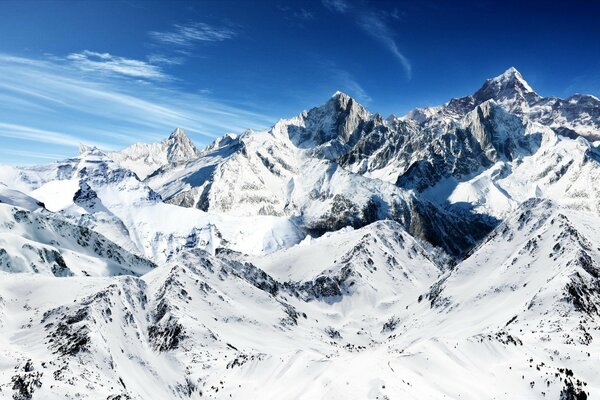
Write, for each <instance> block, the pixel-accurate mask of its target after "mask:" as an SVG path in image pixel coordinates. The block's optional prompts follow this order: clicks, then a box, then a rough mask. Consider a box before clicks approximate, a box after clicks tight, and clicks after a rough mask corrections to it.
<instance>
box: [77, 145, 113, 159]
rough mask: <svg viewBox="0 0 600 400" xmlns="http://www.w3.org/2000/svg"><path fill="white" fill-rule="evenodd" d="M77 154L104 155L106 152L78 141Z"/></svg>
mask: <svg viewBox="0 0 600 400" xmlns="http://www.w3.org/2000/svg"><path fill="white" fill-rule="evenodd" d="M79 155H81V156H84V155H95V156H104V155H106V153H104V152H103V151H102V150H100V149H99V148H97V147H96V146H88V145H87V144H83V143H79Z"/></svg>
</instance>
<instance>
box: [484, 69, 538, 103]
mask: <svg viewBox="0 0 600 400" xmlns="http://www.w3.org/2000/svg"><path fill="white" fill-rule="evenodd" d="M473 97H474V99H475V100H476V103H478V104H480V103H483V102H485V101H487V100H490V99H493V100H495V101H496V102H498V103H501V104H505V103H510V104H512V106H509V109H510V110H511V111H519V110H520V109H522V107H523V104H526V105H531V104H533V103H534V102H536V101H538V100H539V99H541V97H540V96H539V95H538V94H537V93H536V92H535V91H534V90H533V88H532V87H531V86H529V84H528V83H527V81H526V80H525V79H523V76H522V75H521V73H520V72H519V71H517V69H516V68H515V67H510V68H509V69H507V70H506V71H504V72H503V73H502V74H500V75H498V76H496V77H494V78H490V79H487V80H486V81H485V82H484V84H483V86H482V87H481V88H480V89H479V90H478V91H477V92H476V93H475V94H474V95H473Z"/></svg>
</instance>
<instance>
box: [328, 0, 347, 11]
mask: <svg viewBox="0 0 600 400" xmlns="http://www.w3.org/2000/svg"><path fill="white" fill-rule="evenodd" d="M323 5H324V6H325V7H327V8H328V9H329V10H331V11H333V12H338V13H342V14H345V13H346V12H347V11H349V10H350V3H348V2H347V1H345V0H323Z"/></svg>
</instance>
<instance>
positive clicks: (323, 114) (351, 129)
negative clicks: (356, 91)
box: [288, 91, 371, 147]
mask: <svg viewBox="0 0 600 400" xmlns="http://www.w3.org/2000/svg"><path fill="white" fill-rule="evenodd" d="M370 118H371V114H370V113H369V112H368V111H367V110H366V109H365V108H364V107H363V106H362V105H361V104H359V103H358V102H357V101H356V100H355V99H353V98H352V97H350V96H348V95H347V94H345V93H342V92H339V91H338V92H335V93H334V94H333V96H331V98H330V99H329V100H328V101H327V102H326V103H325V104H323V105H322V106H320V107H315V108H312V109H311V110H309V111H305V112H304V113H302V114H301V115H300V119H299V120H300V121H301V122H302V123H301V124H300V126H290V127H289V128H288V134H289V136H290V139H291V140H292V141H293V142H294V143H296V144H297V145H300V146H301V147H312V146H320V145H323V144H326V143H328V142H332V141H339V142H340V143H342V144H346V143H349V142H353V141H355V140H356V139H357V138H358V135H359V134H360V132H361V128H362V127H363V126H364V124H365V123H366V122H367V121H368V120H369V119H370ZM297 120H298V119H294V120H293V121H297Z"/></svg>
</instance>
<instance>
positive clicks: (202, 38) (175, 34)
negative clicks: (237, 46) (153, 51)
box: [148, 22, 236, 47]
mask: <svg viewBox="0 0 600 400" xmlns="http://www.w3.org/2000/svg"><path fill="white" fill-rule="evenodd" d="M148 34H149V35H150V37H151V38H152V39H154V40H155V41H156V42H159V43H162V44H169V45H176V46H182V47H188V46H192V45H194V44H196V43H198V42H222V41H224V40H227V39H232V38H233V37H234V36H235V35H236V33H235V32H234V31H232V30H231V29H229V28H226V27H217V26H212V25H209V24H206V23H204V22H194V23H191V24H186V25H181V24H175V25H174V29H173V30H172V31H170V32H156V31H152V32H149V33H148Z"/></svg>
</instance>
